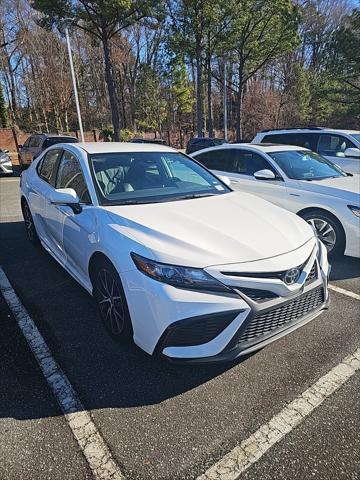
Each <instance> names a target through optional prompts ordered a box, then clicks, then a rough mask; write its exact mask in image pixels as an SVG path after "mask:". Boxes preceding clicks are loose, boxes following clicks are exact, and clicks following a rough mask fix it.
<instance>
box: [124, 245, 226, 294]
mask: <svg viewBox="0 0 360 480" xmlns="http://www.w3.org/2000/svg"><path fill="white" fill-rule="evenodd" d="M131 258H132V259H133V261H134V263H135V265H136V268H137V269H138V270H140V272H142V273H144V274H145V275H147V276H148V277H150V278H152V279H153V280H157V281H158V282H163V283H167V284H169V285H172V286H173V287H177V288H187V289H191V290H208V291H213V292H227V293H229V292H231V291H232V290H231V288H229V287H227V286H226V285H224V284H223V283H221V282H219V281H218V280H216V279H215V278H214V277H212V276H211V275H209V274H208V273H207V272H205V270H203V269H202V268H191V267H181V266H179V265H169V264H167V263H160V262H155V261H154V260H150V259H148V258H145V257H142V256H141V255H138V254H136V253H133V252H132V253H131Z"/></svg>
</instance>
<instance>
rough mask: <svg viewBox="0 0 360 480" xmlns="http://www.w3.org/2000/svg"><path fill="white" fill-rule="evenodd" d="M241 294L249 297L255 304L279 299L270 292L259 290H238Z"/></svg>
mask: <svg viewBox="0 0 360 480" xmlns="http://www.w3.org/2000/svg"><path fill="white" fill-rule="evenodd" d="M237 290H238V291H239V292H240V293H243V294H244V295H246V296H247V297H249V298H251V300H254V302H264V301H266V300H271V299H272V298H278V295H276V293H274V292H270V291H269V290H260V289H258V288H242V287H241V288H238V289H237Z"/></svg>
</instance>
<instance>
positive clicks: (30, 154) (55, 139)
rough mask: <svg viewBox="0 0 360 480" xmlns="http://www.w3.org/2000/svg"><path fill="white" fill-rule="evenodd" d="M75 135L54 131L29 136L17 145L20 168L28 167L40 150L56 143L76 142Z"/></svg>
mask: <svg viewBox="0 0 360 480" xmlns="http://www.w3.org/2000/svg"><path fill="white" fill-rule="evenodd" d="M78 142H79V140H78V139H77V138H76V137H69V136H68V135H58V134H56V133H39V134H34V135H31V137H29V138H28V139H27V140H26V142H25V143H24V145H19V164H20V168H21V170H23V169H24V168H26V167H28V166H29V165H30V164H31V162H32V161H33V160H35V158H36V157H37V156H38V155H40V153H41V152H43V151H44V150H46V149H47V148H48V147H51V146H52V145H55V144H56V143H78Z"/></svg>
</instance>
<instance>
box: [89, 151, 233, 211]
mask: <svg viewBox="0 0 360 480" xmlns="http://www.w3.org/2000/svg"><path fill="white" fill-rule="evenodd" d="M89 159H90V164H91V166H92V170H93V174H94V180H95V184H96V188H97V193H98V196H99V201H100V203H101V204H102V205H125V204H136V203H157V202H168V201H175V200H185V199H190V198H197V197H205V196H212V195H221V194H224V193H228V192H230V191H231V190H230V189H229V188H228V187H227V186H226V185H224V184H223V183H222V182H221V181H220V180H219V179H218V178H216V177H215V176H214V175H212V174H211V173H210V172H208V171H207V170H205V169H204V168H203V167H202V166H200V165H199V164H198V163H196V162H195V161H193V160H191V159H189V158H188V157H186V156H185V155H183V154H181V153H177V152H174V153H172V152H121V153H96V154H91V155H89Z"/></svg>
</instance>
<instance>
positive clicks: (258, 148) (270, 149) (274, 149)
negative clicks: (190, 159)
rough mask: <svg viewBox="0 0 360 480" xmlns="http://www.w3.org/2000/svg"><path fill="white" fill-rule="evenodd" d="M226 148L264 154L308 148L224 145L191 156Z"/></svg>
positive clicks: (274, 145) (239, 144)
mask: <svg viewBox="0 0 360 480" xmlns="http://www.w3.org/2000/svg"><path fill="white" fill-rule="evenodd" d="M226 148H230V149H234V148H236V149H239V150H253V151H259V152H264V153H271V152H288V151H291V150H309V149H308V148H304V147H298V146H296V145H280V144H276V143H225V144H224V145H219V146H216V147H210V148H204V150H199V151H198V152H195V153H194V154H192V155H194V156H195V155H198V154H200V153H204V152H210V151H212V150H223V149H226Z"/></svg>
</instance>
